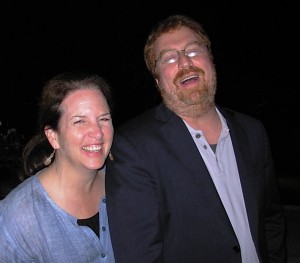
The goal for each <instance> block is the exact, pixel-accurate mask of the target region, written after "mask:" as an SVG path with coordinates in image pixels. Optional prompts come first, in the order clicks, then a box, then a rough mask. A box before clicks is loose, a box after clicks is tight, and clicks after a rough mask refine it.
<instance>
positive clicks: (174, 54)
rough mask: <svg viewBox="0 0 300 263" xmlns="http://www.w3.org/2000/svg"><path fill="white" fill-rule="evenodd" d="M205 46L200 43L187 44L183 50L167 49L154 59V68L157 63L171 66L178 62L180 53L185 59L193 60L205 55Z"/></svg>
mask: <svg viewBox="0 0 300 263" xmlns="http://www.w3.org/2000/svg"><path fill="white" fill-rule="evenodd" d="M207 47H208V46H207V44H205V43H200V42H197V41H195V42H192V43H188V44H187V45H186V46H185V48H184V49H182V50H177V49H167V50H163V51H161V52H160V53H159V56H158V58H157V59H155V63H154V67H156V64H157V62H160V63H161V64H163V65H169V64H173V63H175V62H177V61H178V59H179V56H180V53H183V54H184V55H185V56H186V57H189V58H194V57H197V56H199V55H202V54H205V53H206V52H207V51H208V49H207Z"/></svg>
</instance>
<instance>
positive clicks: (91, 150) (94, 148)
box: [82, 145, 102, 152]
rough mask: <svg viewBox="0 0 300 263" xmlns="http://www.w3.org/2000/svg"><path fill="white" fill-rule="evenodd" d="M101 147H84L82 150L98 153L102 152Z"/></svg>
mask: <svg viewBox="0 0 300 263" xmlns="http://www.w3.org/2000/svg"><path fill="white" fill-rule="evenodd" d="M101 148H102V147H101V146H95V145H93V146H83V147H82V149H84V150H85V151H89V152H98V151H100V150H101Z"/></svg>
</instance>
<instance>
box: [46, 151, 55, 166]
mask: <svg viewBox="0 0 300 263" xmlns="http://www.w3.org/2000/svg"><path fill="white" fill-rule="evenodd" d="M54 154H55V150H54V151H53V152H52V153H51V154H50V156H49V157H48V158H47V159H46V160H45V161H44V165H46V166H48V165H49V164H50V163H51V162H52V158H53V157H54Z"/></svg>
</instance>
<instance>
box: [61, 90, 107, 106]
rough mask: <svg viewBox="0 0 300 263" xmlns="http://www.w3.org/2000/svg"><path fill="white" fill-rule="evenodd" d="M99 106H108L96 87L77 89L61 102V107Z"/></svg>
mask: <svg viewBox="0 0 300 263" xmlns="http://www.w3.org/2000/svg"><path fill="white" fill-rule="evenodd" d="M91 105H93V107H94V106H100V107H105V108H108V105H107V102H106V99H105V97H104V95H103V94H102V92H101V91H99V90H97V89H79V90H76V91H74V92H72V93H70V94H69V95H68V96H67V97H66V98H65V99H64V100H63V102H62V104H61V108H62V109H66V108H67V109H71V108H74V109H76V108H82V107H91Z"/></svg>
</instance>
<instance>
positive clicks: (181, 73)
mask: <svg viewBox="0 0 300 263" xmlns="http://www.w3.org/2000/svg"><path fill="white" fill-rule="evenodd" d="M190 73H197V74H198V75H200V76H204V75H205V72H204V70H203V69H201V68H197V67H194V66H190V67H188V68H184V69H181V70H179V71H178V72H177V74H176V76H175V79H174V82H175V83H176V82H177V81H180V79H182V78H183V77H184V76H186V75H187V74H190Z"/></svg>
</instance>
